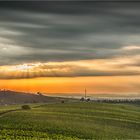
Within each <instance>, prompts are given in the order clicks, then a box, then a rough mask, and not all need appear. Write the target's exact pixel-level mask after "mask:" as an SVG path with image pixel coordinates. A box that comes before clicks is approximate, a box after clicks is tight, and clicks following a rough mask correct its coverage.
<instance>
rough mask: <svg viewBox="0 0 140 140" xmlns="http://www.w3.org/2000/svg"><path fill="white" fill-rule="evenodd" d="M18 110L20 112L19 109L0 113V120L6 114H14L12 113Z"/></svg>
mask: <svg viewBox="0 0 140 140" xmlns="http://www.w3.org/2000/svg"><path fill="white" fill-rule="evenodd" d="M18 110H21V109H12V110H7V111H3V112H1V113H0V118H1V117H3V116H4V115H5V114H8V113H10V112H14V111H18Z"/></svg>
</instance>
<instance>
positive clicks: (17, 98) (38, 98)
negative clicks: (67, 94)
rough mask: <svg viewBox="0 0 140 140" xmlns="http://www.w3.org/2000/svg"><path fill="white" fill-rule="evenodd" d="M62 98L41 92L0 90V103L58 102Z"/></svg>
mask: <svg viewBox="0 0 140 140" xmlns="http://www.w3.org/2000/svg"><path fill="white" fill-rule="evenodd" d="M61 100H63V98H59V97H49V96H45V95H42V94H29V93H23V92H16V91H10V90H1V91H0V105H10V104H25V103H47V102H60V101H61Z"/></svg>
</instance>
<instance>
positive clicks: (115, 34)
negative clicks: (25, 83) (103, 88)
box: [0, 1, 140, 78]
mask: <svg viewBox="0 0 140 140" xmlns="http://www.w3.org/2000/svg"><path fill="white" fill-rule="evenodd" d="M139 46H140V7H139V6H138V5H137V3H133V2H131V3H127V4H126V3H122V2H120V3H119V2H95V1H94V2H78V1H77V2H72V1H71V2H60V1H59V2H45V1H44V2H0V65H1V67H0V69H2V70H3V67H7V68H9V69H10V68H11V67H12V66H9V65H13V67H15V66H17V65H22V64H23V63H24V64H36V63H42V64H41V65H39V66H38V67H35V69H34V67H33V71H32V72H30V75H26V74H27V73H26V74H25V73H24V72H23V71H21V73H19V75H18V74H17V75H13V73H15V71H18V70H15V71H10V72H11V74H9V71H7V72H6V71H5V73H3V74H2V75H1V76H0V78H27V77H28V78H30V77H40V76H41V77H47V76H59V77H61V76H62V77H64V76H105V75H107V76H110V75H114V76H116V75H139V74H140V71H139V68H138V67H139V62H138V61H137V60H135V59H134V58H135V57H136V56H139V54H140V47H139ZM127 57H128V58H129V62H128V63H123V64H122V61H119V64H117V68H116V67H115V66H114V69H113V70H112V67H113V66H112V65H111V66H109V67H108V69H105V66H104V67H102V69H101V65H98V64H96V68H93V67H92V66H88V67H87V66H86V65H87V64H88V63H90V64H91V62H92V63H93V65H94V63H96V62H99V61H102V60H103V62H107V61H109V62H112V61H115V60H116V59H119V60H120V59H121V58H122V59H123V58H127ZM131 59H132V60H133V61H132V62H131ZM84 60H88V61H87V62H86V63H84V62H83V61H84ZM74 61H75V62H77V61H78V62H79V61H82V62H83V65H82V66H79V65H77V63H76V64H73V63H72V64H71V62H74ZM50 62H52V63H55V64H56V63H60V65H58V64H56V65H55V66H53V67H52V66H50V65H49V66H48V63H50ZM61 63H65V65H61ZM69 63H70V64H69ZM46 64H47V65H46ZM5 65H7V66H5ZM42 65H43V66H42ZM107 66H108V65H107V64H106V67H107ZM48 67H49V68H48ZM121 67H125V68H126V67H127V68H126V69H124V70H119V68H121ZM128 67H129V68H128ZM132 67H133V68H132ZM31 69H32V68H31ZM31 69H30V70H31ZM2 70H1V71H0V73H2ZM38 71H41V72H42V73H41V72H40V73H39V74H38ZM53 72H54V73H53ZM22 73H24V74H25V75H22Z"/></svg>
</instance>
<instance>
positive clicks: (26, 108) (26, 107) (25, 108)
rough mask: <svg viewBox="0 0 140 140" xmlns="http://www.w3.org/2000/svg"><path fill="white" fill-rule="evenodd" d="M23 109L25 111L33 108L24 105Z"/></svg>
mask: <svg viewBox="0 0 140 140" xmlns="http://www.w3.org/2000/svg"><path fill="white" fill-rule="evenodd" d="M21 108H22V109H24V110H28V109H31V107H30V106H29V105H23V106H22V107H21Z"/></svg>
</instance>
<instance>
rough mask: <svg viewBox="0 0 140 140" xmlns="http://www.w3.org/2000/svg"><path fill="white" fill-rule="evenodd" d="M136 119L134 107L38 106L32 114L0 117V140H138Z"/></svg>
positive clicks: (138, 111) (139, 127)
mask: <svg viewBox="0 0 140 140" xmlns="http://www.w3.org/2000/svg"><path fill="white" fill-rule="evenodd" d="M15 107H16V108H17V106H15ZM7 108H8V107H7ZM1 109H3V108H0V110H1ZM9 109H10V107H9ZM12 109H13V107H12ZM139 116H140V107H139V106H135V105H120V104H104V103H65V104H49V105H42V106H40V107H37V108H33V109H32V110H28V111H24V110H21V111H16V112H10V113H7V114H5V115H4V116H2V117H1V118H0V129H1V131H0V138H1V139H2V138H7V139H8V138H9V139H10V138H11V139H16V138H17V139H23V138H25V139H26V138H27V139H28V140H29V139H34V140H35V139H36V138H37V139H41V138H42V139H47V138H48V139H49V138H51V139H78V138H80V139H85V138H88V139H98V140H99V139H107V140H109V139H140V134H139V132H140V117H139Z"/></svg>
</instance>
